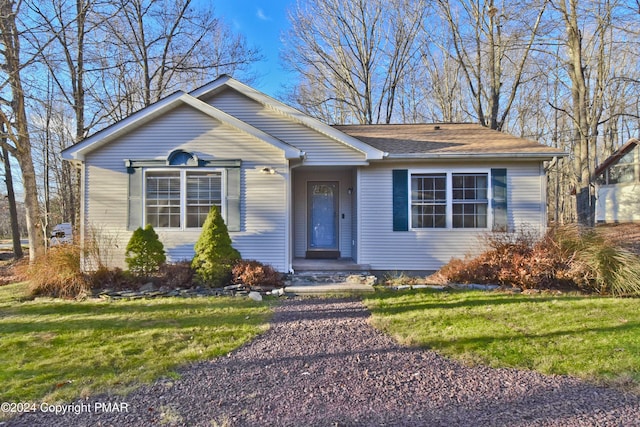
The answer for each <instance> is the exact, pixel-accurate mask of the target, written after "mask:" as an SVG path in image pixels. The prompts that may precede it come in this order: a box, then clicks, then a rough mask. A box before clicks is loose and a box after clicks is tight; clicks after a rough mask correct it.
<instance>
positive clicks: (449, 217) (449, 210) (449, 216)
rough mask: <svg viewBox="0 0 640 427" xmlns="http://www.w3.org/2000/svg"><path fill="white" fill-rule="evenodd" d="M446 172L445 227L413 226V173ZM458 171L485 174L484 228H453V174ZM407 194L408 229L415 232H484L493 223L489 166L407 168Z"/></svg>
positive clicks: (489, 228)
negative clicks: (485, 209) (485, 224)
mask: <svg viewBox="0 0 640 427" xmlns="http://www.w3.org/2000/svg"><path fill="white" fill-rule="evenodd" d="M437 173H439V174H446V176H447V184H446V185H447V186H446V191H447V204H446V206H447V207H446V213H445V215H446V227H441V228H438V227H422V228H419V227H414V226H413V214H412V212H413V211H412V209H411V208H412V206H413V203H412V202H413V195H412V192H411V180H412V178H413V175H420V174H437ZM459 173H477V174H480V173H482V174H487V227H486V228H454V227H453V174H459ZM407 181H408V182H407V186H408V194H409V197H408V199H409V206H408V209H409V230H410V231H416V232H422V233H425V232H429V233H431V232H438V231H453V232H478V231H479V232H486V231H491V230H492V226H491V224H493V209H492V207H491V200H493V192H492V186H491V182H492V177H491V168H486V169H485V168H455V169H409V179H408V180H407Z"/></svg>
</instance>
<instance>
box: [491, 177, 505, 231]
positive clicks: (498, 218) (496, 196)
mask: <svg viewBox="0 0 640 427" xmlns="http://www.w3.org/2000/svg"><path fill="white" fill-rule="evenodd" d="M491 190H492V194H493V199H492V201H491V206H492V207H493V231H508V229H509V217H508V215H507V198H508V197H507V170H506V169H491Z"/></svg>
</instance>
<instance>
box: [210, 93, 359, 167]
mask: <svg viewBox="0 0 640 427" xmlns="http://www.w3.org/2000/svg"><path fill="white" fill-rule="evenodd" d="M204 101H206V102H207V103H209V104H210V105H213V106H214V107H216V108H218V109H220V110H222V111H224V112H225V113H227V114H230V115H232V116H234V117H236V118H238V119H240V120H242V121H244V122H246V123H249V124H250V125H252V126H254V127H256V128H258V129H260V130H262V131H264V132H266V133H268V134H269V135H272V136H275V137H276V138H278V139H280V140H282V141H284V142H286V143H289V144H291V145H293V146H295V147H297V148H298V149H300V150H301V151H303V152H305V153H306V158H305V165H308V166H310V165H316V166H322V165H327V166H335V165H340V164H343V165H349V164H363V163H364V161H365V155H364V154H363V153H362V152H360V151H358V150H356V149H354V148H352V147H350V146H347V145H345V144H342V143H340V142H338V141H336V140H334V139H332V138H330V137H328V136H326V135H324V134H322V133H320V132H317V131H315V130H313V129H310V128H309V127H307V126H305V125H303V124H301V123H299V122H297V121H296V120H295V117H288V116H285V115H283V114H282V113H279V112H278V111H276V110H273V109H270V108H267V107H265V106H264V105H262V104H260V103H258V102H256V101H254V100H252V99H250V98H247V97H246V96H244V95H242V94H240V93H237V92H235V91H233V90H225V91H222V92H221V93H218V94H216V95H215V96H214V97H213V98H211V99H205V100H204ZM301 114H302V113H301Z"/></svg>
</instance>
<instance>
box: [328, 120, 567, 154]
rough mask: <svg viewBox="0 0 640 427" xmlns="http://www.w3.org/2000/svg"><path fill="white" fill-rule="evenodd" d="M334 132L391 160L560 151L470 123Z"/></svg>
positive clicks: (345, 127)
mask: <svg viewBox="0 0 640 427" xmlns="http://www.w3.org/2000/svg"><path fill="white" fill-rule="evenodd" d="M334 127H335V128H336V129H338V130H340V131H342V132H344V133H346V134H347V135H350V136H352V137H355V138H358V139H359V140H361V141H362V142H365V143H367V144H369V145H371V146H373V147H375V148H377V149H379V150H382V151H385V152H387V153H389V155H390V156H394V155H397V156H402V155H421V154H422V155H437V154H464V153H469V154H497V155H508V154H514V155H516V154H532V155H535V154H540V155H542V154H551V155H553V154H557V155H563V154H564V152H563V151H562V150H558V149H555V148H552V147H549V146H547V145H544V144H540V143H538V142H535V141H532V140H529V139H525V138H519V137H516V136H513V135H509V134H507V133H504V132H499V131H496V130H492V129H489V128H486V127H483V126H480V125H477V124H471V123H432V124H404V125H394V124H391V125H339V126H334Z"/></svg>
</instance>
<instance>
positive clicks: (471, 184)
mask: <svg viewBox="0 0 640 427" xmlns="http://www.w3.org/2000/svg"><path fill="white" fill-rule="evenodd" d="M488 212H489V174H488V173H486V172H469V173H466V172H465V173H453V172H439V173H413V174H411V227H412V228H414V229H422V228H478V229H486V228H488V221H489V219H488Z"/></svg>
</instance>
